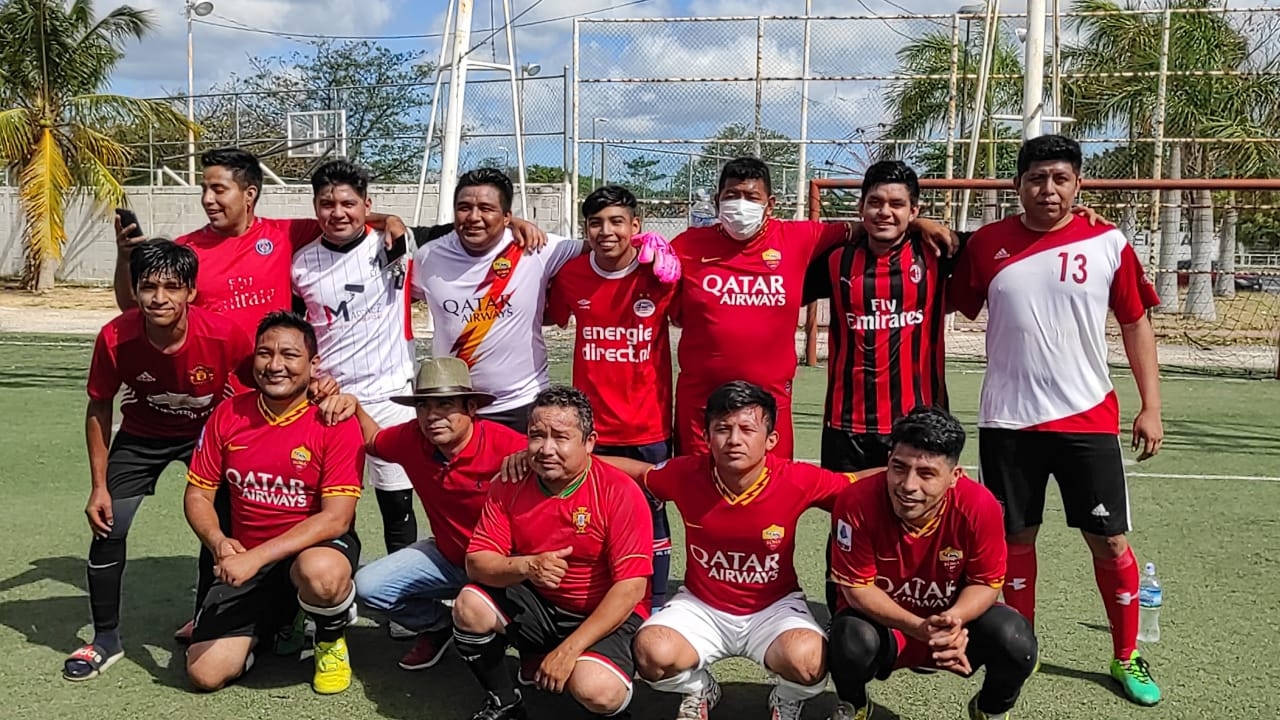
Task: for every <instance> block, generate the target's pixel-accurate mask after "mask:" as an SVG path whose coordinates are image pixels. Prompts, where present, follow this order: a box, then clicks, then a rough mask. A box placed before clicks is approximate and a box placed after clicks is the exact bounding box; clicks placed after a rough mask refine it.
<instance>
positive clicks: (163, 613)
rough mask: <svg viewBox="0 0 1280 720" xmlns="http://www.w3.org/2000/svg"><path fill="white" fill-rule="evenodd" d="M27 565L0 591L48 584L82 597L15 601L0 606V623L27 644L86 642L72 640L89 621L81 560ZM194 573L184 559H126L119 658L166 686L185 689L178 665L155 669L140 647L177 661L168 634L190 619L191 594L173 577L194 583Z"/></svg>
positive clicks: (67, 648)
mask: <svg viewBox="0 0 1280 720" xmlns="http://www.w3.org/2000/svg"><path fill="white" fill-rule="evenodd" d="M31 565H32V567H31V568H29V569H27V570H25V571H24V572H22V573H19V574H18V575H15V576H13V577H9V578H5V579H3V580H0V592H9V591H19V592H21V591H22V589H23V588H24V587H26V586H29V585H33V584H36V583H40V582H42V581H46V580H51V581H56V582H61V583H65V584H68V585H72V586H74V587H76V588H79V589H80V591H81V592H82V593H85V594H83V595H57V596H53V597H35V598H24V597H19V598H17V599H13V600H6V601H4V602H0V624H3V625H6V626H8V627H10V628H12V629H13V630H14V631H16V632H18V633H20V634H21V635H23V636H24V637H25V638H26V639H27V642H29V643H33V644H36V645H42V646H44V647H47V648H50V649H51V650H54V651H56V652H60V653H70V652H71V651H73V650H75V649H76V648H77V647H79V646H80V644H81V643H82V642H84V641H85V640H86V639H87V638H83V639H80V638H77V637H76V631H77V630H79V629H80V628H81V627H83V626H85V625H86V624H88V623H89V620H90V617H89V599H88V597H87V592H88V591H87V590H86V584H85V583H86V581H85V559H84V558H80V557H51V558H41V559H39V560H36V561H34V562H32V563H31ZM195 573H196V561H195V558H192V557H190V556H173V557H143V558H137V559H134V560H130V561H129V562H128V566H127V569H126V570H125V579H124V594H123V595H124V596H123V602H122V607H121V636H122V637H123V639H124V647H125V659H126V660H128V661H132V662H134V663H136V664H137V665H138V666H140V667H142V668H143V669H144V670H146V671H147V672H148V673H150V674H151V676H152V677H154V678H155V681H156V682H157V683H159V684H161V685H166V686H168V687H175V688H185V687H186V682H185V678H184V677H183V670H182V667H181V664H180V663H172V664H171V666H170V667H163V666H160V665H158V664H156V662H155V661H154V659H153V658H152V656H151V653H150V652H149V651H148V650H147V649H146V648H147V647H148V646H150V647H165V648H174V649H175V654H174V657H175V658H180V657H182V655H181V654H180V651H178V650H177V649H176V645H175V643H174V641H173V635H172V633H173V631H174V629H175V628H177V627H178V626H179V625H181V624H182V623H183V622H184V621H185V620H189V619H190V618H191V612H192V610H193V606H192V603H193V600H192V598H193V596H192V593H191V584H190V583H189V582H187V581H185V580H184V581H179V582H175V581H174V578H189V579H190V580H194V579H195ZM175 665H176V667H175Z"/></svg>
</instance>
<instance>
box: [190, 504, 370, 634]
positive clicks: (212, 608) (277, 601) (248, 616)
mask: <svg viewBox="0 0 1280 720" xmlns="http://www.w3.org/2000/svg"><path fill="white" fill-rule="evenodd" d="M315 547H331V548H333V549H335V550H337V551H339V552H341V553H342V554H343V555H346V556H347V561H348V562H350V563H351V574H352V575H353V576H354V575H355V572H356V568H357V567H358V566H359V565H360V537H359V536H358V535H356V533H355V531H354V530H353V531H351V532H349V533H347V534H346V535H343V536H342V537H340V538H338V539H336V540H329V541H327V542H322V543H320V544H319V545H316V546H315ZM293 560H294V558H286V559H284V560H281V561H279V562H274V563H271V564H270V565H267V566H266V567H264V568H262V569H261V570H259V571H258V574H257V575H255V576H253V579H251V580H249V581H248V582H246V583H245V584H243V585H241V586H240V587H231V586H230V585H226V584H224V583H223V582H222V581H221V580H216V581H214V583H213V587H211V588H209V594H208V595H207V596H205V599H204V605H203V606H201V607H200V610H199V612H197V613H196V620H195V627H194V628H192V630H191V642H192V643H199V642H207V641H209V640H218V639H221V638H228V637H254V636H257V637H259V638H269V637H271V636H272V635H273V634H274V633H275V631H276V630H277V629H279V628H280V627H282V626H284V625H288V624H289V623H291V622H293V618H294V616H295V615H297V614H298V590H297V588H295V587H294V586H293V580H291V579H290V577H289V571H290V570H292V569H293Z"/></svg>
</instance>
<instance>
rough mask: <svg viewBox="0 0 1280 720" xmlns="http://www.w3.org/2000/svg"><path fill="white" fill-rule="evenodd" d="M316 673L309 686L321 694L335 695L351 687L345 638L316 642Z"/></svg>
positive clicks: (349, 665) (349, 659)
mask: <svg viewBox="0 0 1280 720" xmlns="http://www.w3.org/2000/svg"><path fill="white" fill-rule="evenodd" d="M315 658H316V674H315V677H314V678H313V679H312V680H311V687H312V689H314V690H315V691H316V692H318V693H320V694H321V695H335V694H337V693H340V692H342V691H343V690H346V689H347V688H349V687H351V658H350V656H348V655H347V639H346V638H345V637H339V638H338V639H337V640H334V641H333V642H318V643H316V655H315Z"/></svg>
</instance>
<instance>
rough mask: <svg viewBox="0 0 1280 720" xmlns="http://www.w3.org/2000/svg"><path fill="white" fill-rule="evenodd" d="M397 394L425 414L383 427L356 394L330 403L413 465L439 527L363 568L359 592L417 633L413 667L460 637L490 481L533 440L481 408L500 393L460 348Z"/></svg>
mask: <svg viewBox="0 0 1280 720" xmlns="http://www.w3.org/2000/svg"><path fill="white" fill-rule="evenodd" d="M390 399H391V401H392V402H394V403H398V404H400V405H407V406H409V407H412V408H414V409H415V410H416V411H417V417H416V418H415V419H413V420H410V421H408V422H405V423H401V424H399V425H393V426H391V427H387V428H382V427H379V426H378V423H377V422H376V421H375V420H374V419H373V418H371V417H370V416H369V414H368V413H367V412H365V410H364V408H363V407H361V406H360V403H359V401H357V400H356V398H355V397H354V396H352V395H345V394H344V395H337V396H334V397H332V398H329V399H327V400H325V401H324V402H323V403H322V404H321V409H322V411H323V412H324V413H325V414H326V419H328V420H330V421H331V422H336V421H339V420H341V419H344V418H346V417H349V416H351V415H352V414H354V415H355V416H356V417H357V418H358V419H359V421H360V429H361V430H362V431H363V433H364V441H365V446H366V450H367V452H368V453H369V455H371V456H374V457H377V458H380V459H382V460H386V461H388V462H393V463H398V464H399V465H400V466H401V467H403V468H404V469H405V471H406V472H407V473H408V474H409V480H410V481H411V482H412V483H413V489H414V491H415V492H416V493H417V495H418V498H419V499H421V501H422V506H423V508H425V509H426V512H427V519H428V520H429V521H430V523H431V529H432V531H433V532H434V533H435V537H430V538H426V539H423V540H419V541H417V542H415V543H413V544H412V545H409V546H408V547H406V548H403V549H401V550H397V551H396V552H393V553H391V554H390V555H387V556H386V557H384V558H381V559H379V560H377V561H375V562H373V563H371V564H369V565H366V566H365V567H363V568H361V569H360V571H359V572H358V573H357V574H356V588H357V591H356V592H357V595H358V597H359V598H360V600H361V601H362V602H364V604H365V605H367V606H368V607H370V608H373V609H374V610H377V611H380V612H382V613H383V614H385V615H386V616H387V618H388V619H389V620H391V621H393V622H396V623H398V624H400V625H402V626H404V627H406V628H408V629H409V630H412V631H414V632H417V633H418V640H417V643H416V644H415V645H414V646H413V649H412V650H410V651H409V652H408V654H406V655H405V656H404V657H403V658H402V659H401V660H400V667H401V668H403V669H405V670H424V669H426V668H429V667H432V666H434V665H435V664H436V663H437V662H439V660H440V658H441V657H443V655H444V652H445V650H447V649H448V647H449V644H450V643H452V642H453V625H452V623H451V621H450V615H449V609H448V608H446V607H445V606H444V604H443V603H442V602H441V601H443V600H451V599H453V598H454V597H455V596H456V595H457V594H458V591H459V590H460V589H461V588H462V586H463V585H465V584H466V583H467V572H466V569H465V567H466V553H467V545H468V543H470V541H471V533H472V530H473V529H474V528H475V526H476V522H477V521H478V520H479V519H480V508H481V507H483V505H484V502H485V498H486V497H487V496H488V494H489V481H490V479H492V478H493V476H494V475H496V474H497V472H498V470H499V469H500V467H501V465H502V459H503V458H504V457H506V456H507V455H510V454H511V453H514V452H518V451H520V450H524V449H525V448H526V446H527V445H528V441H527V440H526V439H525V437H524V436H523V435H521V434H520V433H517V432H516V431H514V430H511V429H510V428H508V427H506V426H504V425H502V424H500V423H497V422H494V421H492V420H486V419H483V418H480V417H477V416H476V413H477V411H479V410H480V409H481V408H483V407H485V406H486V405H488V404H490V403H492V402H493V395H491V394H489V393H485V392H479V391H477V390H475V388H474V386H473V385H472V382H471V373H470V371H469V370H468V369H467V364H466V363H465V362H463V361H462V360H459V359H458V358H454V357H441V358H434V359H430V360H425V361H423V363H422V365H421V366H420V367H419V368H418V375H417V379H416V381H415V383H414V389H413V394H411V395H399V396H392V397H391V398H390Z"/></svg>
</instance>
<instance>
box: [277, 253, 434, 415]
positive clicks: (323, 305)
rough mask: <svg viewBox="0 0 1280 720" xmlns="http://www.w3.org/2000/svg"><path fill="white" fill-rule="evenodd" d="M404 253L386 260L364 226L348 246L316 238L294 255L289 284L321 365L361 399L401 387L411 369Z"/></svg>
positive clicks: (365, 400) (380, 397) (368, 399)
mask: <svg viewBox="0 0 1280 720" xmlns="http://www.w3.org/2000/svg"><path fill="white" fill-rule="evenodd" d="M409 266H410V262H409V258H408V257H407V256H406V255H404V254H401V255H400V256H399V257H396V258H395V259H389V257H388V253H387V249H386V247H385V246H384V243H383V236H382V234H381V233H379V232H377V231H374V230H369V231H368V234H367V235H366V236H365V238H364V239H363V240H361V241H360V242H359V243H357V244H356V245H354V246H349V248H348V249H345V251H343V250H335V249H333V246H331V245H329V244H327V243H325V242H323V241H321V240H319V239H317V240H316V241H315V242H312V243H311V244H309V245H307V246H305V247H303V248H302V249H300V250H298V252H296V253H294V256H293V272H292V275H293V291H294V292H295V293H296V294H298V295H299V296H300V297H301V298H302V299H303V301H304V302H305V303H306V305H307V322H309V323H311V324H312V325H313V326H314V327H315V329H316V340H317V341H318V343H319V346H320V367H321V369H322V370H324V372H327V373H329V374H330V375H332V376H333V378H334V379H335V380H337V381H338V385H339V386H341V387H342V391H343V392H347V393H351V394H352V395H355V396H356V397H357V398H358V399H359V400H360V401H361V402H363V403H373V402H378V401H380V400H384V399H386V398H388V397H390V396H392V395H398V394H401V393H403V392H404V388H405V384H406V383H408V382H410V381H412V379H413V375H414V353H413V325H412V323H411V322H410V318H409V302H410V300H409V284H408V282H407V277H408V272H409Z"/></svg>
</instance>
